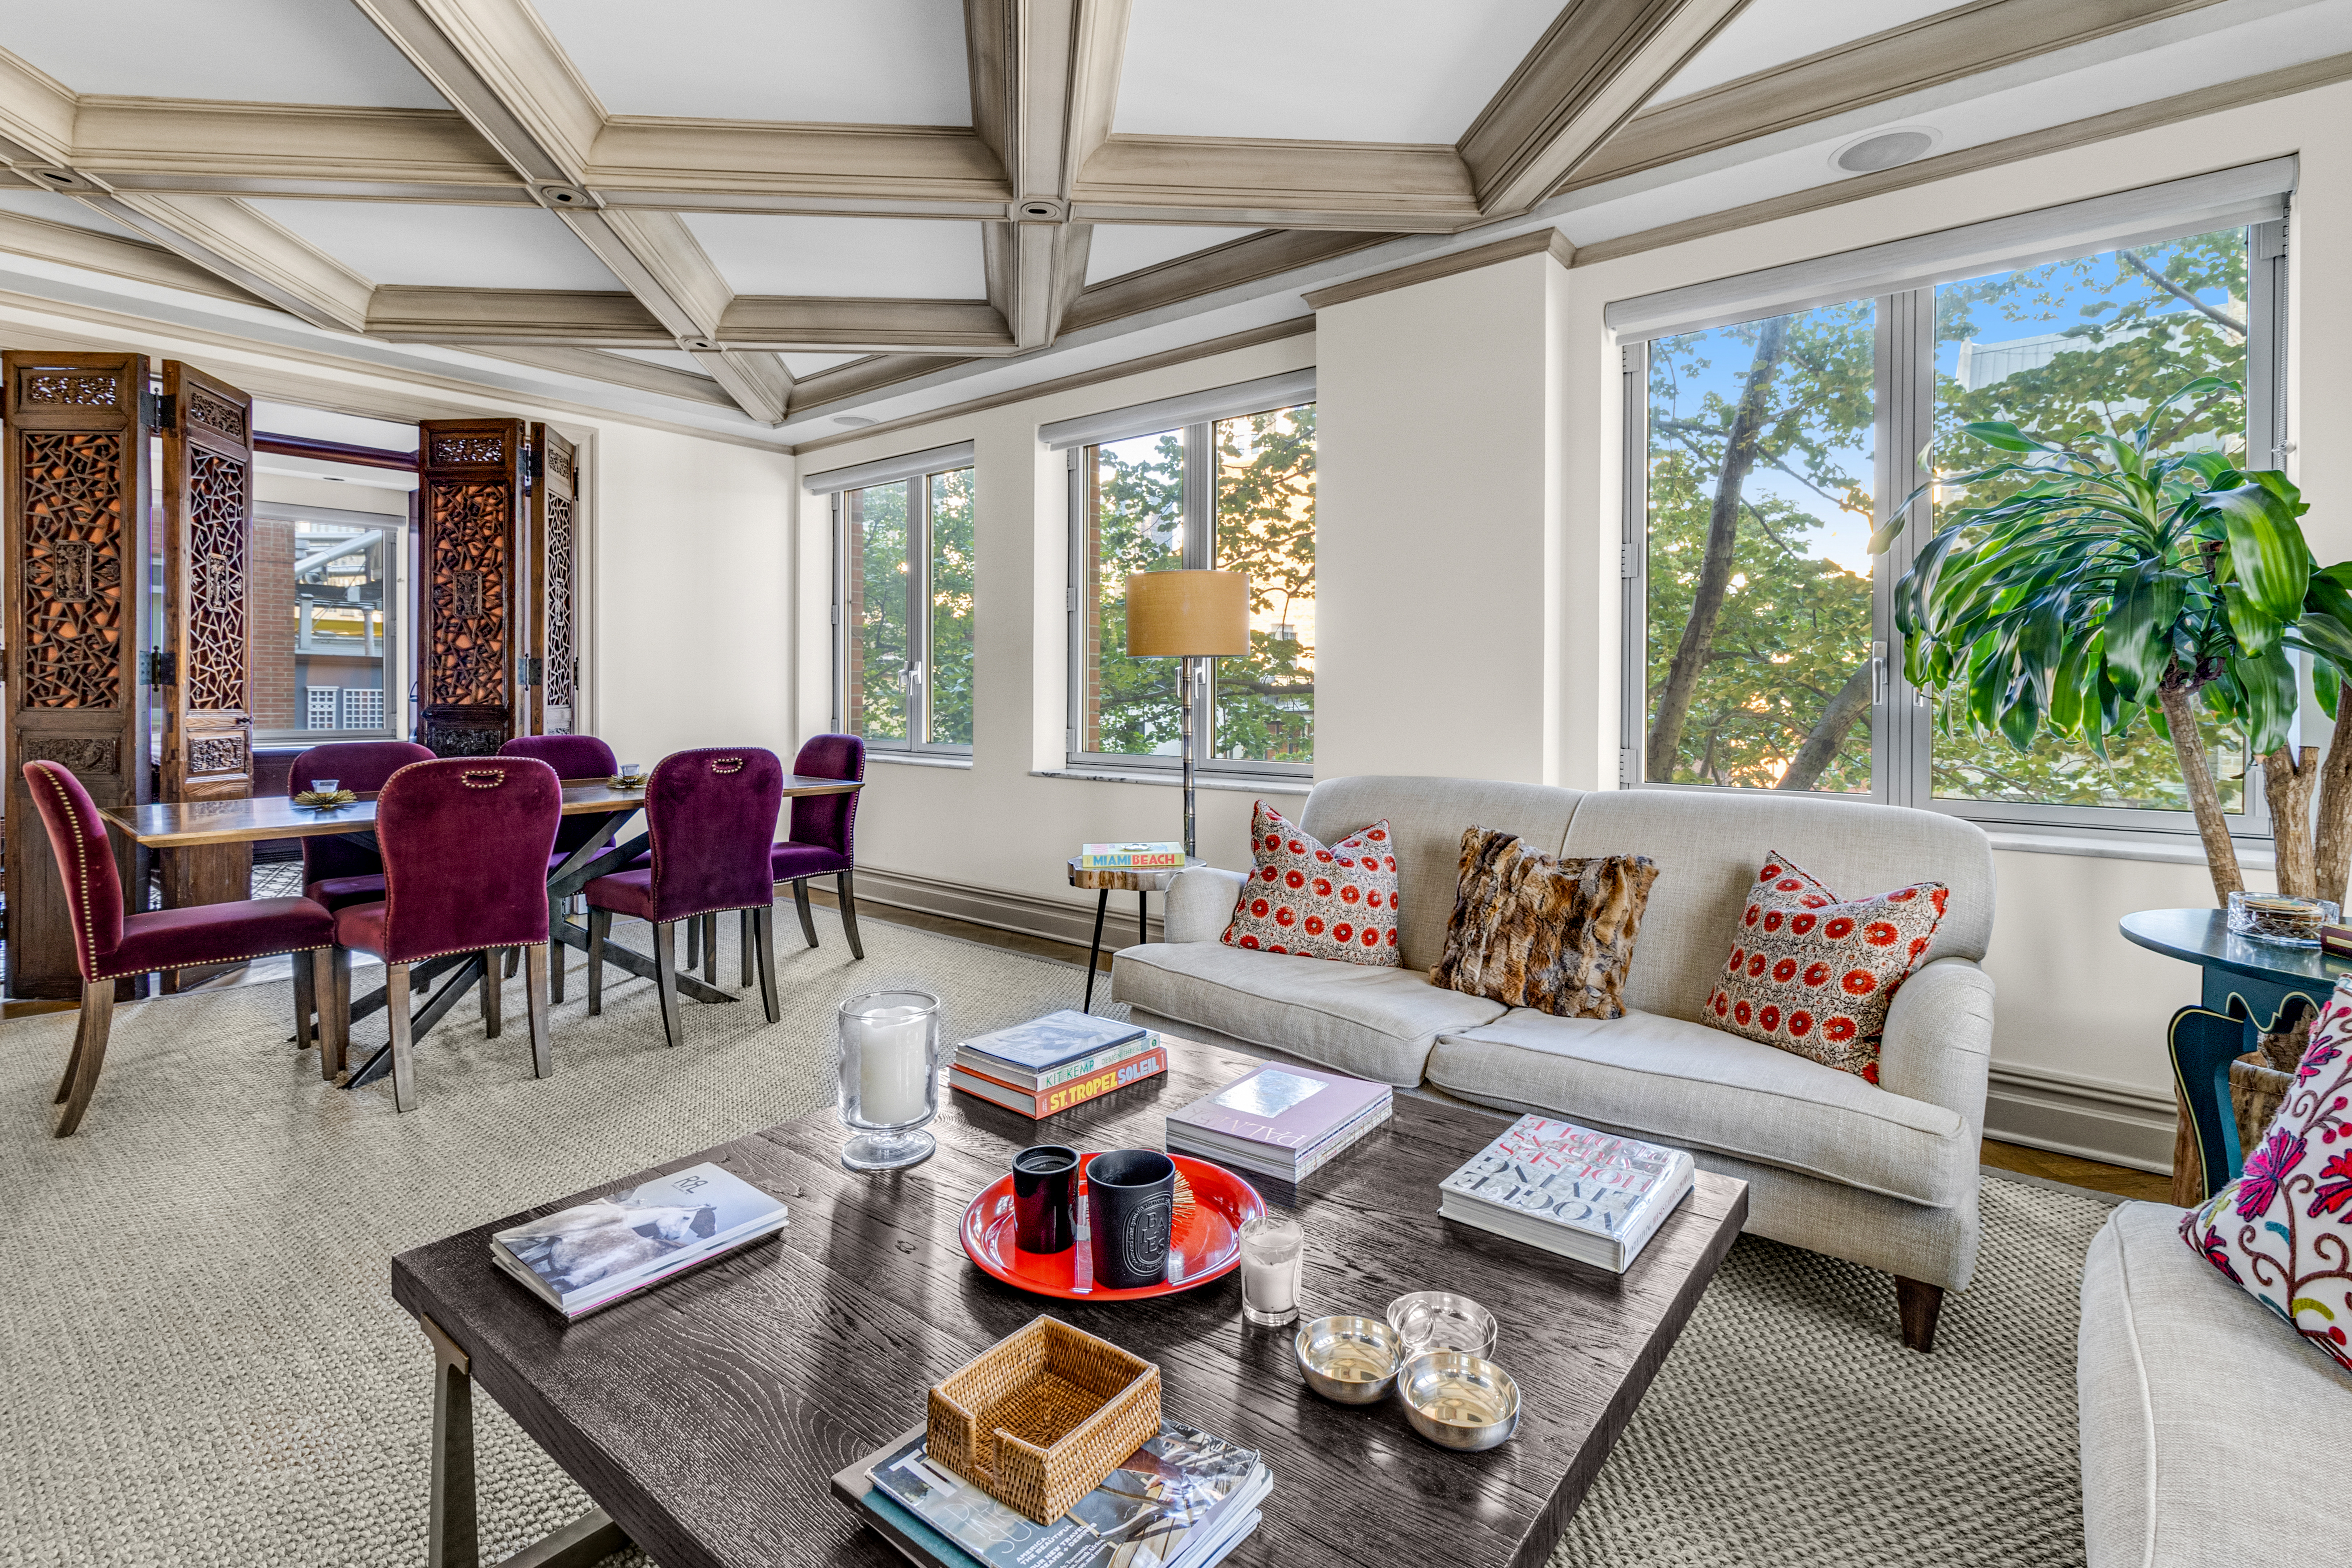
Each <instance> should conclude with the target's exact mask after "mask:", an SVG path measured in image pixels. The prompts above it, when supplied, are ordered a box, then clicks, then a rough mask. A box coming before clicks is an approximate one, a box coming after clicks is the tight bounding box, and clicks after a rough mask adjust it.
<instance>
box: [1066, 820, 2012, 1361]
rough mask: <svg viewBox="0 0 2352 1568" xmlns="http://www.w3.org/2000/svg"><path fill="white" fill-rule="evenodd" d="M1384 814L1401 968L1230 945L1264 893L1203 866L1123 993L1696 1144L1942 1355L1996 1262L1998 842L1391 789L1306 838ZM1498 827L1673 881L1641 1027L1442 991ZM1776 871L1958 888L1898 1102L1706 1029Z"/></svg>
mask: <svg viewBox="0 0 2352 1568" xmlns="http://www.w3.org/2000/svg"><path fill="white" fill-rule="evenodd" d="M1382 818H1385V819H1387V821H1388V823H1389V826H1390V828H1391V833H1392V834H1393V836H1394V839H1395V844H1396V853H1397V869H1398V878H1399V882H1398V893H1399V901H1400V904H1401V905H1402V909H1401V912H1400V919H1399V927H1400V929H1399V932H1398V946H1399V948H1400V950H1401V952H1402V957H1403V960H1404V966H1403V967H1402V968H1401V969H1373V968H1369V967H1365V966H1362V965H1358V964H1349V963H1333V962H1328V961H1325V960H1320V959H1311V958H1301V957H1297V956H1295V955H1290V954H1282V953H1269V952H1254V951H1249V950H1244V949H1242V948H1235V947H1227V946H1225V945H1224V944H1223V942H1220V941H1219V940H1218V939H1219V937H1220V936H1221V934H1222V933H1223V931H1224V927H1225V923H1226V921H1227V919H1228V918H1229V916H1230V915H1231V913H1232V910H1233V904H1234V896H1235V894H1236V893H1237V892H1238V891H1239V889H1240V888H1241V885H1242V882H1243V880H1244V878H1243V876H1242V874H1241V873H1239V872H1235V871H1225V870H1220V869H1217V868H1206V867H1202V868H1194V869H1192V870H1189V871H1187V872H1185V873H1183V874H1182V875H1181V876H1180V877H1178V878H1177V879H1176V880H1175V884H1174V886H1173V888H1172V889H1171V891H1170V893H1169V898H1168V905H1167V935H1168V940H1167V941H1166V942H1157V943H1151V944H1149V945H1145V946H1138V947H1130V948H1127V949H1125V950H1123V951H1122V952H1119V953H1118V955H1117V957H1116V959H1115V960H1114V962H1113V968H1112V981H1111V990H1112V994H1113V995H1114V996H1115V997H1116V998H1118V1000H1120V1001H1123V1002H1126V1003H1128V1004H1129V1006H1130V1008H1131V1009H1132V1013H1133V1016H1134V1017H1135V1019H1136V1020H1137V1021H1138V1022H1140V1023H1145V1024H1148V1025H1150V1026H1155V1027H1159V1028H1163V1029H1165V1030H1167V1031H1168V1032H1169V1033H1171V1034H1174V1035H1178V1036H1181V1037H1192V1038H1195V1039H1205V1040H1210V1041H1213V1042H1219V1043H1230V1044H1234V1045H1239V1046H1242V1047H1247V1048H1253V1049H1255V1050H1258V1051H1261V1052H1268V1051H1270V1052H1274V1053H1276V1054H1280V1055H1287V1056H1292V1057H1297V1058H1302V1059H1304V1060H1307V1061H1309V1062H1314V1063H1318V1064H1320V1065H1323V1066H1326V1067H1330V1068H1337V1069H1339V1071H1342V1072H1349V1073H1354V1074H1357V1075H1359V1076H1360V1077H1365V1078H1373V1079H1385V1080H1387V1081H1388V1082H1390V1083H1392V1084H1396V1085H1399V1086H1401V1087H1408V1088H1410V1087H1415V1086H1425V1088H1426V1089H1431V1090H1435V1091H1437V1092H1441V1093H1444V1094H1445V1095H1448V1096H1452V1097H1454V1098H1456V1099H1460V1100H1468V1101H1471V1102H1474V1103H1476V1104H1479V1105H1484V1106H1487V1107H1490V1108H1493V1109H1496V1110H1512V1111H1517V1110H1540V1111H1544V1112H1546V1113H1549V1114H1553V1115H1559V1116H1563V1117H1566V1118H1568V1119H1570V1120H1572V1121H1578V1122H1580V1123H1583V1124H1584V1125H1587V1126H1592V1127H1598V1128H1601V1129H1604V1130H1607V1131H1615V1132H1622V1133H1629V1134H1632V1135H1633V1136H1636V1137H1641V1138H1647V1139H1651V1140H1654V1141H1655V1142H1661V1143H1666V1144H1671V1145H1674V1146H1676V1147H1679V1148H1685V1149H1688V1150H1689V1151H1691V1152H1692V1154H1693V1156H1694V1157H1695V1158H1696V1161H1697V1163H1699V1165H1700V1166H1701V1167H1702V1168H1704V1169H1706V1170H1710V1171H1716V1172H1719V1173H1723V1174H1727V1175H1731V1176H1737V1177H1739V1178H1741V1179H1742V1180H1744V1181H1746V1182H1748V1184H1749V1191H1748V1228H1749V1229H1751V1230H1753V1231H1756V1232H1757V1233H1758V1234H1759V1235H1762V1236H1767V1237H1772V1238H1774V1239H1775V1240H1780V1241H1786V1242H1790V1243H1792V1244H1794V1245H1796V1246H1799V1247H1808V1248H1810V1249H1811V1250H1813V1251H1817V1252H1823V1253H1828V1254H1831V1255H1832V1256H1835V1257H1839V1258H1848V1259H1851V1260H1853V1261H1854V1262H1857V1263H1861V1264H1864V1265H1866V1266H1868V1267H1870V1268H1878V1269H1883V1270H1885V1272H1887V1273H1889V1274H1892V1275H1894V1276H1895V1282H1896V1286H1897V1299H1898V1301H1899V1304H1900V1308H1901V1320H1902V1327H1903V1335H1904V1339H1905V1342H1906V1343H1908V1344H1910V1345H1912V1346H1913V1347H1914V1348H1915V1349H1918V1350H1923V1351H1924V1350H1927V1348H1929V1346H1930V1344H1931V1343H1932V1342H1933V1339H1934V1334H1935V1321H1936V1313H1937V1310H1938V1309H1939V1308H1940V1306H1941V1304H1942V1300H1943V1294H1944V1292H1945V1291H1946V1290H1947V1289H1963V1288H1965V1287H1966V1286H1967V1284H1968V1282H1969V1277H1970V1275H1971V1274H1972V1273H1973V1272H1974V1270H1975V1268H1976V1256H1977V1242H1978V1228H1979V1226H1978V1216H1977V1186H1978V1167H1977V1160H1978V1144H1979V1137H1980V1133H1981V1131H1982V1128H1983V1123H1984V1103H1985V1071H1986V1064H1987V1061H1988V1059H1989V1058H1990V1051H1991V1045H1992V990H1993V988H1992V982H1991V981H1990V979H1988V978H1987V977H1986V975H1985V974H1984V972H1983V971H1982V970H1981V969H1979V967H1978V963H1979V961H1980V960H1981V959H1982V958H1983V956H1984V952H1985V946H1986V943H1987V942H1988V941H1989V940H1990V936H1991V931H1992V896H1993V867H1992V853H1991V847H1990V844H1989V843H1988V841H1987V840H1986V838H1985V836H1984V834H1983V832H1982V831H1981V830H1979V828H1977V827H1976V826H1974V825H1972V824H1970V823H1967V822H1963V821H1961V820H1960V819H1958V818H1957V817H1950V816H1941V815H1938V814H1936V813H1932V812H1924V811H1911V810H1906V809H1904V808H1901V807H1896V806H1881V805H1865V804H1861V803H1850V802H1843V801H1831V800H1822V799H1818V798H1805V797H1801V796H1784V795H1772V794H1769V792H1758V793H1756V794H1754V795H1731V794H1727V793H1716V792H1699V791H1691V792H1682V791H1668V790H1628V791H1612V792H1603V793H1580V792H1578V791H1575V790H1566V789H1553V788H1548V787H1545V786H1541V785H1535V784H1502V783H1496V782H1493V781H1487V780H1477V779H1443V778H1402V777H1378V776H1365V777H1356V778H1341V779H1331V780H1328V781H1325V782H1324V783H1321V784H1318V785H1316V787H1315V790H1314V792H1313V794H1312V795H1309V796H1308V798H1307V805H1306V809H1305V811H1304V812H1303V813H1302V814H1301V815H1300V818H1299V820H1300V826H1303V827H1304V828H1305V829H1306V830H1307V832H1308V833H1310V834H1312V835H1314V836H1315V837H1317V838H1318V839H1319V840H1321V841H1322V842H1324V843H1326V844H1329V843H1334V842H1336V841H1338V840H1339V839H1341V838H1344V837H1347V836H1348V835H1349V834H1350V833H1353V832H1355V831H1356V830H1357V829H1359V828H1361V827H1365V826H1370V824H1371V823H1373V822H1376V821H1379V820H1381V819H1382ZM1474 824H1475V825H1476V826H1482V827H1489V828H1499V829H1503V830H1505V831H1507V832H1513V833H1517V835H1519V837H1521V838H1522V839H1524V840H1525V841H1526V842H1527V843H1528V846H1529V847H1533V848H1536V849H1538V850H1541V851H1543V852H1545V853H1547V854H1558V855H1565V856H1572V857H1574V856H1590V855H1611V854H1643V855H1647V856H1649V857H1650V858H1652V859H1653V860H1654V861H1656V862H1657V864H1658V868H1659V875H1658V879H1657V881H1656V883H1655V884H1654V887H1653V888H1652V889H1651V892H1650V899H1649V905H1648V909H1647V911H1646V913H1645V914H1644V915H1643V921H1642V927H1641V932H1640V937H1639V940H1638V941H1637V942H1636V943H1635V945H1634V950H1633V963H1632V965H1631V967H1630V969H1629V970H1628V973H1627V975H1626V982H1625V987H1624V997H1625V1002H1626V1006H1627V1013H1626V1016H1624V1017H1622V1018H1619V1019H1612V1020H1601V1019H1588V1018H1562V1017H1556V1016H1552V1015H1550V1014H1548V1013H1541V1012H1536V1011H1532V1010H1529V1009H1526V1008H1507V1007H1505V1006H1504V1005H1501V1004H1500V1003H1496V1002H1492V1001H1488V1000H1486V998H1484V997H1478V996H1468V995H1464V994H1460V993H1457V992H1454V991H1448V990H1444V989H1441V988H1439V987H1437V986H1433V985H1432V984H1430V983H1429V977H1428V976H1429V970H1430V967H1431V966H1432V965H1433V964H1434V963H1436V962H1437V959H1438V957H1439V955H1440V953H1441V952H1443V950H1444V942H1445V927H1446V922H1447V920H1448V918H1449V917H1450V916H1451V914H1452V912H1453V908H1454V881H1455V875H1456V868H1457V863H1458V858H1459V854H1460V847H1461V840H1462V832H1463V829H1464V828H1465V827H1468V826H1472V825H1474ZM1770 854H1780V855H1786V856H1788V857H1789V858H1790V859H1792V860H1793V861H1795V862H1796V864H1798V865H1799V866H1801V867H1803V868H1805V869H1806V870H1808V871H1810V872H1811V873H1812V874H1813V875H1815V876H1817V877H1819V878H1821V879H1822V881H1823V882H1825V883H1826V884H1827V885H1828V886H1829V887H1830V888H1831V889H1833V890H1835V891H1837V892H1838V893H1839V894H1840V895H1841V896H1848V897H1863V896H1867V895H1869V894H1873V893H1879V892H1884V891H1886V890H1887V889H1893V888H1899V887H1902V886H1905V885H1906V884H1908V883H1912V882H1917V881H1922V880H1926V879H1935V880H1938V881H1941V882H1943V883H1945V884H1946V885H1947V886H1948V887H1949V888H1950V889H1951V899H1950V901H1949V907H1948V910H1947V912H1946V914H1945V917H1944V921H1943V923H1942V924H1941V926H1939V927H1938V928H1937V932H1936V937H1935V941H1934V943H1933V945H1932V946H1931V947H1930V948H1929V950H1928V952H1927V955H1926V958H1925V961H1924V962H1923V963H1922V964H1921V966H1920V967H1919V969H1918V970H1917V971H1916V972H1915V973H1913V974H1912V975H1911V977H1910V978H1909V979H1908V980H1906V982H1905V983H1904V984H1903V988H1902V989H1901V990H1900V991H1898V992H1897V993H1896V994H1895V1003H1894V1006H1893V1008H1892V1009H1891V1011H1890V1012H1889V1014H1888V1016H1887V1021H1886V1036H1885V1047H1884V1048H1883V1051H1882V1054H1881V1058H1880V1067H1879V1079H1880V1081H1879V1083H1878V1084H1877V1085H1875V1086H1874V1085H1872V1084H1869V1083H1866V1082H1864V1080H1863V1079H1859V1078H1857V1077H1854V1076H1853V1074H1851V1073H1845V1072H1841V1071H1838V1070H1837V1069H1835V1068H1829V1067H1824V1066H1822V1065H1821V1064H1820V1063H1818V1062H1813V1061H1810V1060H1808V1059H1806V1058H1802V1057H1798V1056H1794V1055H1791V1054H1790V1053H1789V1052H1786V1051H1781V1050H1776V1049H1774V1048H1773V1047H1769V1046H1765V1045H1760V1044H1758V1043H1756V1042H1754V1041H1751V1040H1747V1039H1743V1038H1741V1037H1738V1036H1736V1035H1730V1034H1727V1033H1725V1032H1723V1031H1722V1030H1719V1029H1714V1028H1709V1027H1707V1026H1705V1025H1703V1024H1701V1023H1700V1022H1699V1011H1700V1007H1701V1005H1703V1004H1704V1002H1705V1001H1706V997H1707V996H1708V995H1709V994H1710V993H1711V990H1712V987H1713V984H1714V980H1715V976H1716V974H1717V971H1718V970H1719V969H1720V968H1721V966H1722V964H1723V963H1724V960H1725V958H1726V957H1727V955H1728V953H1729V952H1730V950H1731V943H1732V938H1733V934H1734V931H1735V930H1736V928H1737V925H1738V919H1739V915H1740V912H1741V910H1743V909H1744V907H1745V903H1746V900H1747V896H1748V889H1749V888H1750V887H1751V886H1752V885H1753V883H1754V881H1755V877H1756V871H1757V868H1758V867H1759V866H1760V865H1761V864H1763V858H1764V857H1765V856H1767V855H1770Z"/></svg>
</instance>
